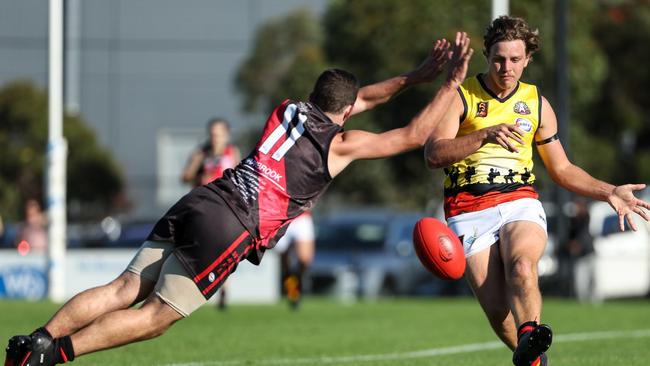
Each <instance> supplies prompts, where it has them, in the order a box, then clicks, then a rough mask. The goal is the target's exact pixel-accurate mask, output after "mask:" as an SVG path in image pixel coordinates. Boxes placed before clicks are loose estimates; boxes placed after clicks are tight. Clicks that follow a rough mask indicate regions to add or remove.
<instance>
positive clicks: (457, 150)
mask: <svg viewBox="0 0 650 366" xmlns="http://www.w3.org/2000/svg"><path fill="white" fill-rule="evenodd" d="M463 111H464V107H463V102H462V100H461V98H460V95H458V94H456V97H455V99H454V102H453V103H452V105H451V106H450V107H449V113H447V116H446V117H445V118H444V120H443V121H442V122H441V123H440V124H439V125H438V126H437V127H436V129H435V130H434V131H433V133H431V136H430V137H429V139H428V140H427V142H426V145H425V147H424V158H425V160H426V162H427V166H428V167H429V168H431V169H435V168H442V167H445V166H448V165H450V164H453V163H455V162H457V161H459V160H462V159H464V158H466V157H467V156H469V155H471V154H473V153H474V152H476V151H477V150H478V149H480V148H481V146H483V145H485V144H488V143H492V144H499V145H501V147H503V148H504V149H506V150H508V151H511V152H518V151H519V150H518V149H517V144H523V140H522V139H521V136H523V135H524V132H523V131H521V129H519V128H518V127H517V126H515V125H514V124H506V123H502V124H499V125H496V126H491V127H486V128H483V129H481V130H478V131H476V132H474V133H471V134H469V135H465V136H461V137H456V134H457V133H458V128H459V119H460V118H461V115H462V114H463Z"/></svg>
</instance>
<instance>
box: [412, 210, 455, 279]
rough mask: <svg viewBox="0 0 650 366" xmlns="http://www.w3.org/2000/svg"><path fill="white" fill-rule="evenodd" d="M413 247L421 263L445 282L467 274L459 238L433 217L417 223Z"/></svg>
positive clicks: (414, 230) (414, 229)
mask: <svg viewBox="0 0 650 366" xmlns="http://www.w3.org/2000/svg"><path fill="white" fill-rule="evenodd" d="M413 246H414V247H415V253H417V255H418V258H420V262H422V264H423V265H424V267H426V268H427V269H428V270H429V271H431V272H433V274H435V275H436V276H438V277H440V278H442V279H445V280H457V279H459V278H461V277H463V273H465V253H464V251H463V245H462V244H461V243H460V240H459V239H458V236H456V234H455V233H454V232H453V231H451V229H450V228H449V227H447V225H445V224H444V223H442V222H441V221H439V220H436V219H434V218H431V217H425V218H422V219H420V220H418V222H416V223H415V227H414V228H413Z"/></svg>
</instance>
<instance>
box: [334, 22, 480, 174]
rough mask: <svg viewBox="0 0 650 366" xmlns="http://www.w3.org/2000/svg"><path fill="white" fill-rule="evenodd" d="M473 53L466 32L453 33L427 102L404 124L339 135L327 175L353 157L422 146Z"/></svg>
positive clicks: (386, 155) (440, 116)
mask: <svg viewBox="0 0 650 366" xmlns="http://www.w3.org/2000/svg"><path fill="white" fill-rule="evenodd" d="M473 52H474V51H473V50H472V49H471V48H470V47H469V37H467V34H466V33H460V32H459V33H457V35H456V41H455V44H454V46H453V50H452V52H451V58H450V60H449V62H448V64H449V66H448V69H449V72H448V75H447V79H446V80H445V82H444V83H443V84H442V86H441V87H440V89H439V90H438V92H437V93H436V95H435V96H434V98H433V99H432V100H431V101H430V102H429V104H427V105H426V107H424V109H423V110H422V111H420V113H418V114H417V115H416V116H415V117H414V118H413V119H412V120H411V122H410V123H409V124H408V125H407V126H405V127H402V128H397V129H394V130H390V131H387V132H384V133H381V134H375V133H370V132H366V131H360V130H351V131H346V132H344V133H341V134H339V135H338V136H337V137H336V138H335V139H334V140H333V141H332V145H331V147H330V156H329V159H328V163H329V170H330V174H331V175H332V176H335V175H336V174H338V173H339V172H341V170H343V169H344V168H345V167H346V166H347V165H348V164H349V163H351V162H352V161H354V160H358V159H376V158H383V157H388V156H393V155H396V154H399V153H402V152H405V151H409V150H412V149H415V148H417V147H421V146H423V145H424V142H425V141H426V138H427V137H428V136H429V133H430V131H431V130H432V129H433V128H434V127H435V126H436V124H437V123H438V122H439V121H440V119H441V118H442V116H443V115H444V113H445V112H446V111H447V109H448V107H449V104H450V103H451V101H452V100H453V98H454V95H455V94H456V88H458V86H459V85H460V84H461V83H462V82H463V80H464V79H465V76H466V75H467V67H468V63H469V59H470V58H471V57H472V54H473Z"/></svg>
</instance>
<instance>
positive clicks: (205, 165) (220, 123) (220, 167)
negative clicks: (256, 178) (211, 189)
mask: <svg viewBox="0 0 650 366" xmlns="http://www.w3.org/2000/svg"><path fill="white" fill-rule="evenodd" d="M207 129H208V131H207V132H208V140H207V141H206V142H205V143H204V144H202V145H201V146H200V147H199V148H198V149H197V150H196V151H194V153H192V155H191V156H190V159H189V160H188V162H187V165H186V166H185V169H184V170H183V177H182V179H183V182H185V183H191V184H192V185H193V186H194V187H198V186H202V185H204V184H208V183H210V182H212V181H213V180H215V179H217V178H221V176H222V175H223V172H224V171H225V170H226V169H230V168H234V167H235V166H236V165H237V164H238V163H239V161H240V160H241V155H240V153H239V149H237V147H236V146H235V145H233V144H231V143H230V124H229V123H228V121H226V120H225V119H223V118H212V119H211V120H210V121H208V125H207ZM226 287H227V286H226V284H225V283H224V284H223V286H221V288H220V289H219V298H218V302H217V304H218V306H219V309H222V310H223V309H225V308H226V293H227V290H226Z"/></svg>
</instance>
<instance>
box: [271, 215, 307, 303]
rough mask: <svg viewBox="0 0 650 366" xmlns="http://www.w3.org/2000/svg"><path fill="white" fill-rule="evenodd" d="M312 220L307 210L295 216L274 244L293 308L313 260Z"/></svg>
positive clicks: (287, 294)
mask: <svg viewBox="0 0 650 366" xmlns="http://www.w3.org/2000/svg"><path fill="white" fill-rule="evenodd" d="M314 239H315V235H314V221H313V220H312V218H311V213H310V212H309V211H307V212H305V213H303V214H302V215H300V216H298V217H296V219H295V220H294V221H292V222H291V224H290V225H289V227H288V228H287V232H286V234H284V236H283V237H282V238H281V239H280V240H279V241H278V243H277V244H276V245H275V249H276V250H278V251H279V252H280V256H281V264H282V287H283V289H284V293H285V295H286V296H287V300H289V306H291V308H292V309H293V310H296V309H298V305H299V304H300V299H301V298H302V293H303V291H304V289H305V273H306V272H307V270H308V269H309V266H310V265H311V263H312V262H313V260H314V249H315V247H316V245H315V240H314Z"/></svg>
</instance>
